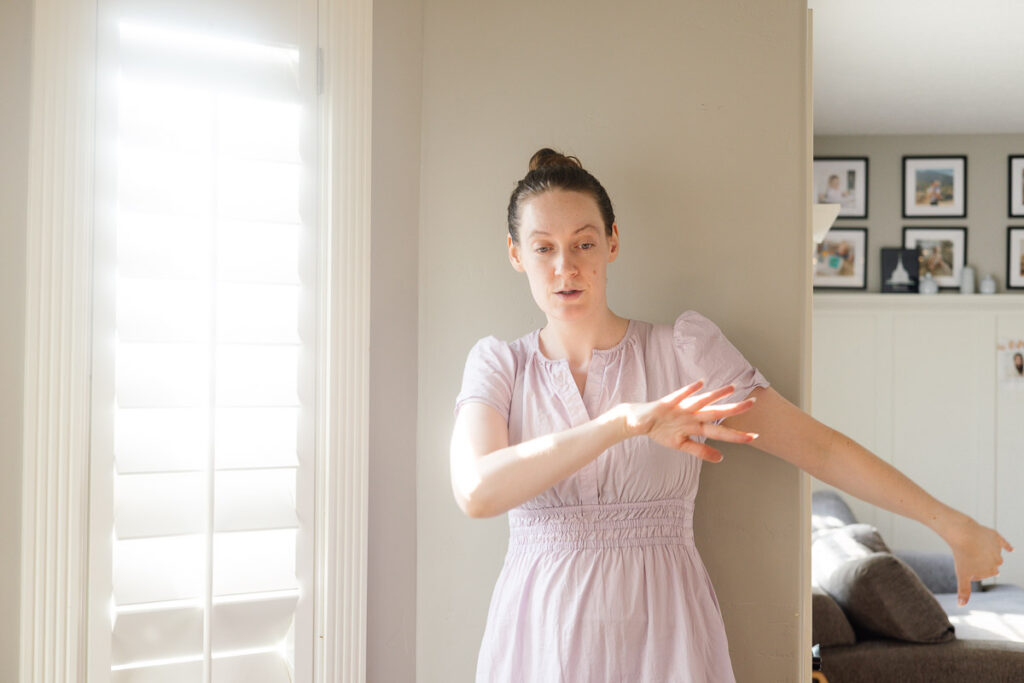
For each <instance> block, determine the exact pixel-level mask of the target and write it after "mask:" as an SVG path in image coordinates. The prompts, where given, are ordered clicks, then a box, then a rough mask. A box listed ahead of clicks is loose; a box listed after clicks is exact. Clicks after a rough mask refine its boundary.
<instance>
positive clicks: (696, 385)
mask: <svg viewBox="0 0 1024 683" xmlns="http://www.w3.org/2000/svg"><path fill="white" fill-rule="evenodd" d="M702 386H704V380H702V379H699V380H697V381H696V382H693V383H691V384H687V385H686V386H685V387H682V388H681V389H676V390H675V391H673V392H672V393H671V394H668V395H667V396H664V397H663V398H662V399H661V401H660V402H661V403H664V404H665V405H670V406H674V405H676V404H677V403H679V402H680V401H682V400H683V399H684V398H686V397H687V396H690V395H691V394H692V393H693V392H695V391H697V390H698V389H700V388H701V387H702Z"/></svg>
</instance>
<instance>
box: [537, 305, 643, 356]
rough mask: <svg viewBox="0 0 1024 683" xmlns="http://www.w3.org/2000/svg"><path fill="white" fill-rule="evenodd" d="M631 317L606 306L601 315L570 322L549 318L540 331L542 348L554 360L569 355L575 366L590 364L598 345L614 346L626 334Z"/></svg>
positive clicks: (601, 347) (542, 351) (607, 347)
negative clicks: (619, 313) (614, 311)
mask: <svg viewBox="0 0 1024 683" xmlns="http://www.w3.org/2000/svg"><path fill="white" fill-rule="evenodd" d="M628 328H629V319H628V318H622V317H620V316H617V315H615V314H614V313H613V312H612V311H611V309H607V308H606V309H605V310H604V311H603V312H602V313H601V314H600V315H594V316H591V317H590V318H583V319H580V320H574V321H572V322H566V321H564V320H557V319H552V318H550V317H549V318H548V324H547V325H546V326H545V327H544V328H543V329H542V330H541V331H540V350H541V353H543V354H544V355H545V356H546V357H548V358H550V359H552V360H559V359H561V358H568V359H569V365H570V366H572V367H574V368H579V367H586V366H587V365H588V364H589V363H590V358H591V356H592V353H593V351H594V349H610V348H612V347H613V346H615V345H616V344H618V343H619V342H621V341H622V338H623V337H624V336H625V335H626V330H627V329H628Z"/></svg>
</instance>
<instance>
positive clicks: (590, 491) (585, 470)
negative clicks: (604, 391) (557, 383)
mask: <svg viewBox="0 0 1024 683" xmlns="http://www.w3.org/2000/svg"><path fill="white" fill-rule="evenodd" d="M606 366H607V360H606V359H605V358H604V356H603V355H601V354H596V353H595V354H594V355H593V356H592V357H591V360H590V365H588V366H587V383H586V385H585V386H584V387H583V395H580V391H579V388H578V387H577V386H576V381H575V380H574V379H573V377H572V371H571V370H570V369H569V364H568V363H565V364H564V365H563V366H562V370H563V372H564V373H565V377H566V378H567V380H568V381H567V382H564V383H563V387H565V389H566V392H567V393H568V394H570V395H569V396H566V403H567V405H568V406H569V409H570V411H571V412H572V417H573V426H576V425H581V424H583V423H585V422H588V421H590V420H591V419H592V415H591V414H590V413H591V410H596V409H597V404H598V399H599V398H600V396H601V388H602V385H603V384H604V371H605V367H606ZM599 457H600V456H599ZM579 483H580V497H581V500H582V503H583V504H595V503H598V502H599V501H598V485H597V459H596V458H595V459H594V460H591V461H590V462H589V463H587V464H586V465H584V466H583V467H582V468H580V471H579Z"/></svg>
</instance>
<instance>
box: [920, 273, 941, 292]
mask: <svg viewBox="0 0 1024 683" xmlns="http://www.w3.org/2000/svg"><path fill="white" fill-rule="evenodd" d="M917 291H918V293H920V294H938V293H939V283H938V282H936V281H935V278H933V277H932V274H931V273H925V274H924V277H922V278H921V282H920V283H918V285H917Z"/></svg>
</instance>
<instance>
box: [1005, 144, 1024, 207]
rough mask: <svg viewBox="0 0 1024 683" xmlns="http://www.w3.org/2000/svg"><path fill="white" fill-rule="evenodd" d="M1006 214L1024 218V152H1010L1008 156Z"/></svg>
mask: <svg viewBox="0 0 1024 683" xmlns="http://www.w3.org/2000/svg"><path fill="white" fill-rule="evenodd" d="M1014 181H1016V182H1014ZM1014 197H1016V198H1017V201H1016V202H1015V201H1014ZM1006 215H1007V216H1008V217H1010V218H1024V154H1010V155H1009V156H1008V157H1007V158H1006Z"/></svg>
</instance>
